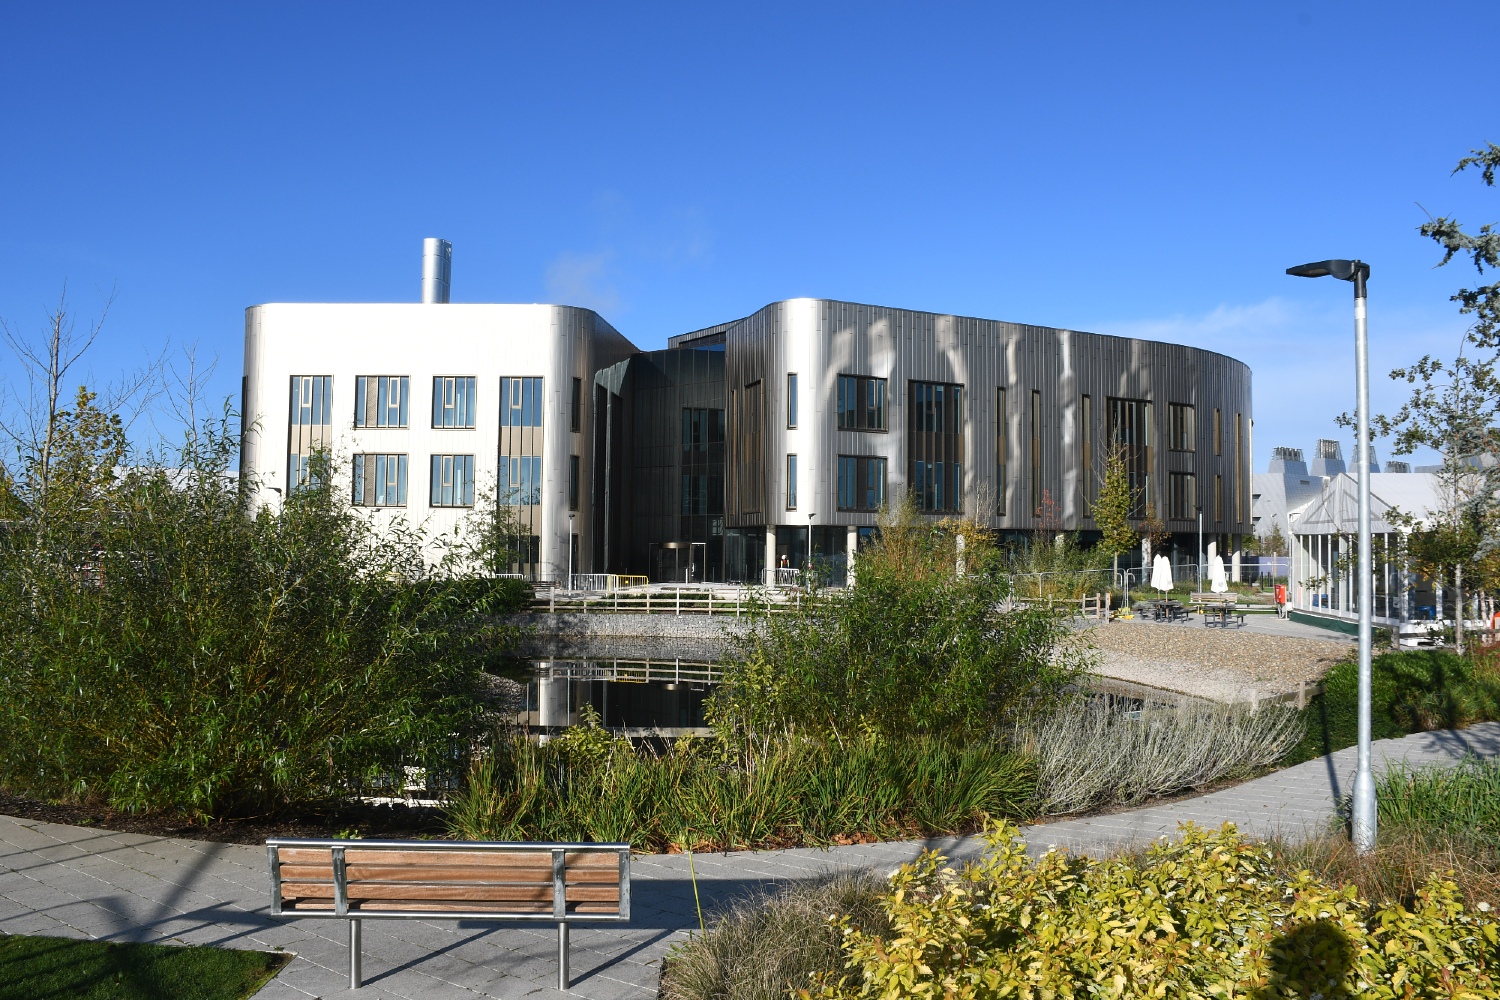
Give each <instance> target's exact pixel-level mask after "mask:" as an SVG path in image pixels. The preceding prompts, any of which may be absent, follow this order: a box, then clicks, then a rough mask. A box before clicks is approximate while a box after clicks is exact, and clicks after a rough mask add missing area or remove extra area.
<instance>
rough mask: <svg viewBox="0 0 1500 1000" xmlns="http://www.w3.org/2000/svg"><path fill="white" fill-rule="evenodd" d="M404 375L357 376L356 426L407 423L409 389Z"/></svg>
mask: <svg viewBox="0 0 1500 1000" xmlns="http://www.w3.org/2000/svg"><path fill="white" fill-rule="evenodd" d="M410 386H411V379H409V378H408V377H407V376H405V375H361V376H360V377H359V378H357V379H355V380H354V426H355V427H406V426H408V424H407V418H408V412H407V402H406V397H407V390H408V389H409V388H410Z"/></svg>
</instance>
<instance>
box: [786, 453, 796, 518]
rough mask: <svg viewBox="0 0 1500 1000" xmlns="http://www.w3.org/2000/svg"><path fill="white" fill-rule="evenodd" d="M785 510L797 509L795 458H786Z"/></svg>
mask: <svg viewBox="0 0 1500 1000" xmlns="http://www.w3.org/2000/svg"><path fill="white" fill-rule="evenodd" d="M786 509H787V510H796V509H797V456H796V455H788V456H787V457H786Z"/></svg>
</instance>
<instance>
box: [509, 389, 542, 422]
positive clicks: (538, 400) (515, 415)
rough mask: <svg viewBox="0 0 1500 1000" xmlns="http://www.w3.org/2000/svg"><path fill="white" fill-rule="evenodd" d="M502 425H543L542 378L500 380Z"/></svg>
mask: <svg viewBox="0 0 1500 1000" xmlns="http://www.w3.org/2000/svg"><path fill="white" fill-rule="evenodd" d="M500 426H501V427H540V426H542V380H541V379H539V378H502V379H501V380H500Z"/></svg>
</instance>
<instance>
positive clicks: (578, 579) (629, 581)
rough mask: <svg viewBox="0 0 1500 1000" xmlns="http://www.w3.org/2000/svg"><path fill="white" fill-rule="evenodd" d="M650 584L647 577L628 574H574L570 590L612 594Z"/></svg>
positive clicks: (569, 586)
mask: <svg viewBox="0 0 1500 1000" xmlns="http://www.w3.org/2000/svg"><path fill="white" fill-rule="evenodd" d="M650 582H651V581H650V579H649V578H647V577H644V576H636V575H633V574H628V573H574V574H573V576H572V579H571V581H570V582H569V585H568V589H569V590H588V591H595V592H599V593H606V594H610V593H614V592H615V591H618V590H629V589H631V588H632V587H644V586H647V585H648V584H649V583H650Z"/></svg>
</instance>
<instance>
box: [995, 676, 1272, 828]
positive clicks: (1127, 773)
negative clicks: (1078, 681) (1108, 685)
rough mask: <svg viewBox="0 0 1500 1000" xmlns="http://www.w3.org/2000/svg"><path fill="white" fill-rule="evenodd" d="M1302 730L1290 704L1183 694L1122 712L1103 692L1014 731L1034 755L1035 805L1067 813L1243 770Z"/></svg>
mask: <svg viewBox="0 0 1500 1000" xmlns="http://www.w3.org/2000/svg"><path fill="white" fill-rule="evenodd" d="M1301 738H1302V722H1301V720H1300V719H1299V717H1298V715H1297V713H1296V712H1295V711H1292V710H1288V709H1283V708H1278V707H1274V706H1270V707H1265V708H1261V709H1260V710H1259V711H1254V712H1252V711H1250V710H1249V709H1248V708H1246V707H1242V706H1233V707H1231V706H1225V705H1208V704H1200V703H1196V702H1184V703H1183V704H1181V705H1179V706H1177V707H1174V708H1145V709H1136V710H1132V709H1130V708H1129V707H1128V705H1126V704H1125V703H1122V702H1119V701H1116V700H1115V699H1112V698H1103V697H1099V698H1082V697H1080V698H1077V699H1075V700H1074V701H1072V702H1071V703H1069V704H1067V705H1065V706H1064V707H1063V708H1061V709H1060V710H1058V711H1054V712H1051V713H1049V714H1046V715H1044V716H1038V717H1034V718H1033V719H1031V720H1028V721H1027V722H1024V723H1022V724H1021V725H1020V726H1019V727H1018V729H1017V737H1016V743H1017V747H1018V749H1024V750H1026V751H1027V752H1029V753H1030V754H1031V755H1032V756H1033V757H1034V758H1035V760H1036V767H1037V792H1036V800H1035V806H1036V809H1037V810H1038V811H1039V812H1041V813H1044V814H1045V813H1074V812H1084V811H1086V810H1089V809H1096V808H1099V807H1102V806H1111V805H1131V804H1134V803H1138V802H1141V801H1144V800H1146V799H1149V798H1153V797H1155V796H1159V795H1167V794H1170V793H1172V792H1178V791H1183V790H1185V789H1193V788H1202V787H1203V786H1205V785H1210V784H1213V783H1214V782H1216V781H1221V780H1224V779H1227V778H1237V777H1243V776H1245V775H1248V774H1251V773H1253V772H1254V771H1256V770H1257V769H1259V768H1262V767H1266V766H1268V765H1270V764H1274V763H1276V762H1277V761H1279V760H1280V759H1281V758H1282V757H1284V756H1285V755H1286V753H1287V751H1288V750H1290V749H1291V748H1292V747H1294V746H1296V745H1297V742H1298V740H1300V739H1301Z"/></svg>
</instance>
